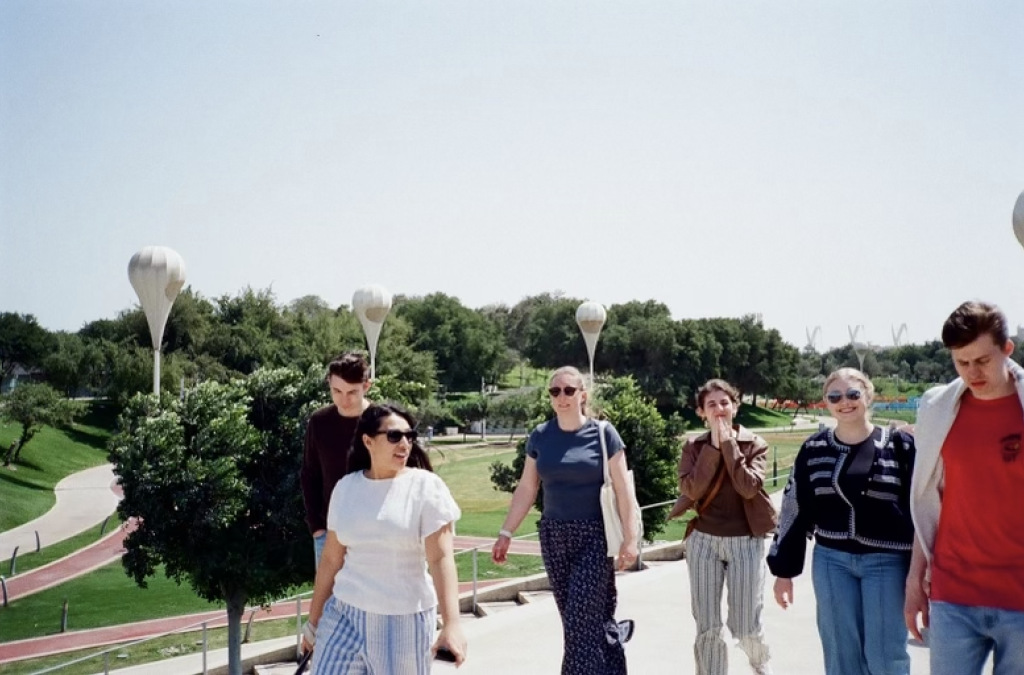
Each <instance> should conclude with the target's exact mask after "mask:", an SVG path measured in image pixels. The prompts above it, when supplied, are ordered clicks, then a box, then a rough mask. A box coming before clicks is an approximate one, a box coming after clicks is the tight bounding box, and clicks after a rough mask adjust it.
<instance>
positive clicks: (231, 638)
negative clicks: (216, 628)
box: [228, 591, 246, 675]
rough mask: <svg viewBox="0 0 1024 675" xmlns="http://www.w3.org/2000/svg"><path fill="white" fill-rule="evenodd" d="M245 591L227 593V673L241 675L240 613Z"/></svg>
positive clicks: (242, 611)
mask: <svg viewBox="0 0 1024 675" xmlns="http://www.w3.org/2000/svg"><path fill="white" fill-rule="evenodd" d="M245 600H246V598H245V593H243V592H242V591H234V592H233V593H229V594H228V675H242V615H243V614H245Z"/></svg>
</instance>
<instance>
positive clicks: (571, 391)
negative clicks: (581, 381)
mask: <svg viewBox="0 0 1024 675" xmlns="http://www.w3.org/2000/svg"><path fill="white" fill-rule="evenodd" d="M579 390H580V388H579V387H548V393H549V394H551V398H558V395H559V394H561V393H562V392H565V395H566V396H575V395H576V392H578V391H579Z"/></svg>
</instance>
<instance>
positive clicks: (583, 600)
mask: <svg viewBox="0 0 1024 675" xmlns="http://www.w3.org/2000/svg"><path fill="white" fill-rule="evenodd" d="M548 393H549V394H550V396H551V407H552V409H553V410H554V412H555V418H554V419H552V420H549V421H547V422H545V423H543V424H541V425H539V426H538V427H537V428H536V429H534V430H533V431H532V432H531V433H530V437H529V440H528V441H527V443H526V464H525V466H524V467H523V473H522V476H520V478H519V485H518V487H517V488H516V491H515V494H514V495H513V497H512V505H511V507H510V508H509V512H508V515H507V516H506V517H505V523H504V525H503V526H502V528H501V531H500V534H499V536H498V540H497V541H496V542H495V543H494V549H493V551H492V553H491V557H492V559H493V560H494V562H496V563H499V564H501V563H504V562H505V560H506V556H507V554H508V546H509V542H510V541H511V538H512V536H513V533H514V532H515V531H516V528H518V527H519V525H520V524H521V523H522V522H523V519H524V518H525V517H526V514H527V513H528V512H529V511H530V507H531V506H533V503H534V501H535V500H536V498H537V491H538V489H539V488H540V486H541V484H543V485H544V511H543V516H542V518H541V521H540V524H539V529H540V545H541V553H542V555H543V557H544V567H545V569H546V570H547V573H548V579H549V580H550V582H551V587H552V590H553V591H554V595H555V602H556V604H557V605H558V613H559V615H560V616H561V618H562V631H563V636H564V652H563V656H562V675H624V674H625V672H626V655H625V651H624V650H623V648H622V643H624V642H625V641H626V640H628V639H629V636H630V634H631V632H632V622H623V624H622V625H621V626H620V624H617V623H616V621H615V605H616V597H617V596H616V589H615V569H614V566H613V560H612V558H610V557H609V556H608V553H607V551H608V547H607V544H606V543H605V534H604V521H603V520H602V517H601V504H600V491H601V485H602V484H603V483H604V469H603V467H602V462H608V466H609V469H610V471H611V477H612V483H613V485H614V488H615V493H616V496H617V497H618V505H619V516H620V518H621V519H622V522H623V523H632V522H635V519H636V518H639V517H640V514H638V513H636V511H635V509H634V507H633V500H632V498H631V496H630V493H629V492H628V490H629V488H628V486H627V482H626V481H627V479H626V453H625V447H624V446H623V443H622V439H621V438H620V437H619V434H618V432H617V431H616V430H615V427H613V426H612V425H611V424H605V425H604V435H605V438H604V445H605V446H606V447H607V452H608V454H607V455H606V456H605V457H602V451H601V447H602V443H601V437H600V433H601V425H599V424H598V421H597V420H595V419H593V418H591V417H589V416H588V415H587V396H588V393H587V391H586V389H585V387H584V380H583V376H582V375H581V374H580V372H579V371H578V370H577V369H576V368H572V367H568V366H567V367H563V368H559V369H558V370H556V371H555V372H554V374H553V375H552V376H551V380H550V382H549V386H548ZM623 529H624V530H625V532H626V540H625V541H624V542H623V543H622V547H621V549H620V550H619V555H618V563H619V566H620V568H625V567H627V566H629V565H632V564H633V563H634V562H635V561H636V556H637V543H638V542H637V541H636V539H635V535H633V534H632V533H633V532H635V529H634V528H630V527H626V528H623Z"/></svg>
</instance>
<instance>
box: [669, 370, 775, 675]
mask: <svg viewBox="0 0 1024 675" xmlns="http://www.w3.org/2000/svg"><path fill="white" fill-rule="evenodd" d="M739 402H740V396H739V392H737V391H736V389H735V388H733V386H732V385H730V384H729V383H728V382H726V381H724V380H718V379H715V380H709V381H708V382H706V383H705V384H704V386H702V387H701V388H700V389H699V390H698V391H697V413H698V414H699V415H700V416H701V417H702V418H704V421H705V424H706V425H707V426H708V428H709V431H707V432H706V433H703V434H701V435H700V436H697V437H695V438H693V439H691V440H689V441H687V443H686V445H685V446H683V454H682V458H681V459H680V461H679V491H680V493H681V494H682V495H683V497H686V498H689V499H690V500H693V502H694V505H695V507H696V509H697V516H696V518H695V520H694V522H693V528H692V529H693V532H692V534H691V535H690V536H689V538H688V540H687V545H686V563H687V568H688V569H689V573H690V601H691V606H692V609H693V618H694V619H695V620H696V622H697V640H696V643H695V644H694V656H695V657H696V661H697V674H698V675H726V673H727V672H728V670H729V666H728V662H727V648H726V644H725V641H724V640H723V639H722V589H723V585H724V584H728V586H729V594H728V598H729V599H728V603H729V604H728V607H729V615H728V619H727V621H726V624H727V625H728V626H729V631H730V632H731V633H732V635H733V637H734V638H736V640H737V641H738V642H739V646H740V648H741V649H743V651H744V652H746V654H747V658H748V659H749V660H750V667H751V668H752V669H753V671H754V673H757V674H758V675H767V674H769V673H771V672H772V671H771V667H770V666H769V664H768V661H769V653H768V645H767V644H766V643H765V639H764V628H763V626H762V623H761V609H762V607H763V606H764V579H765V569H764V567H765V563H764V555H765V549H764V539H765V537H766V536H767V535H768V534H770V533H771V532H772V531H773V530H774V529H775V522H776V514H775V508H774V507H773V506H772V503H771V500H770V499H769V498H768V495H767V494H766V493H765V491H764V473H765V465H766V463H767V459H766V458H767V453H768V444H767V443H765V441H764V439H763V438H761V437H760V436H757V435H755V434H752V433H751V432H750V431H748V430H747V429H744V428H743V427H742V426H740V425H738V424H734V423H733V418H734V417H735V415H736V412H737V410H738V409H739Z"/></svg>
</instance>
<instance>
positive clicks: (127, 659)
mask: <svg viewBox="0 0 1024 675" xmlns="http://www.w3.org/2000/svg"><path fill="white" fill-rule="evenodd" d="M245 618H246V619H248V618H249V615H248V614H246V615H245ZM243 631H244V628H243ZM286 635H289V636H293V635H295V618H294V617H292V618H288V619H273V620H270V621H260V622H253V624H252V631H251V633H250V641H251V642H258V641H260V640H271V639H273V638H278V637H284V636H286ZM206 641H207V645H208V648H209V649H211V650H213V649H222V648H224V647H226V646H227V643H228V631H227V628H211V629H210V630H208V631H207V633H206ZM105 649H106V648H100V647H94V648H92V649H83V650H80V651H76V652H66V653H64V654H58V655H56V656H44V657H42V658H39V659H28V660H25V661H15V662H14V663H7V664H2V665H0V675H28V674H29V673H35V672H38V671H40V670H43V669H45V668H50V667H52V666H56V665H59V664H62V663H68V662H69V661H74V660H75V659H78V658H81V657H84V656H89V655H91V654H96V653H97V652H101V651H105ZM202 649H203V647H202V632H201V631H191V632H188V633H176V634H174V635H168V636H166V637H161V638H155V639H153V640H149V641H147V642H143V643H141V644H138V645H134V646H123V647H120V648H115V649H114V650H113V651H112V652H110V655H109V656H108V657H107V658H108V659H109V664H110V669H111V670H114V669H117V668H127V667H129V666H137V665H139V664H142V663H150V662H152V661H160V660H163V659H169V658H173V657H175V656H183V655H185V654H196V653H200V652H202ZM57 672H58V673H59V675H92V674H93V673H97V672H103V657H102V656H97V657H94V658H92V659H89V660H87V661H83V662H82V663H79V664H76V665H73V666H68V667H66V668H61V669H60V670H59V671H57Z"/></svg>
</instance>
